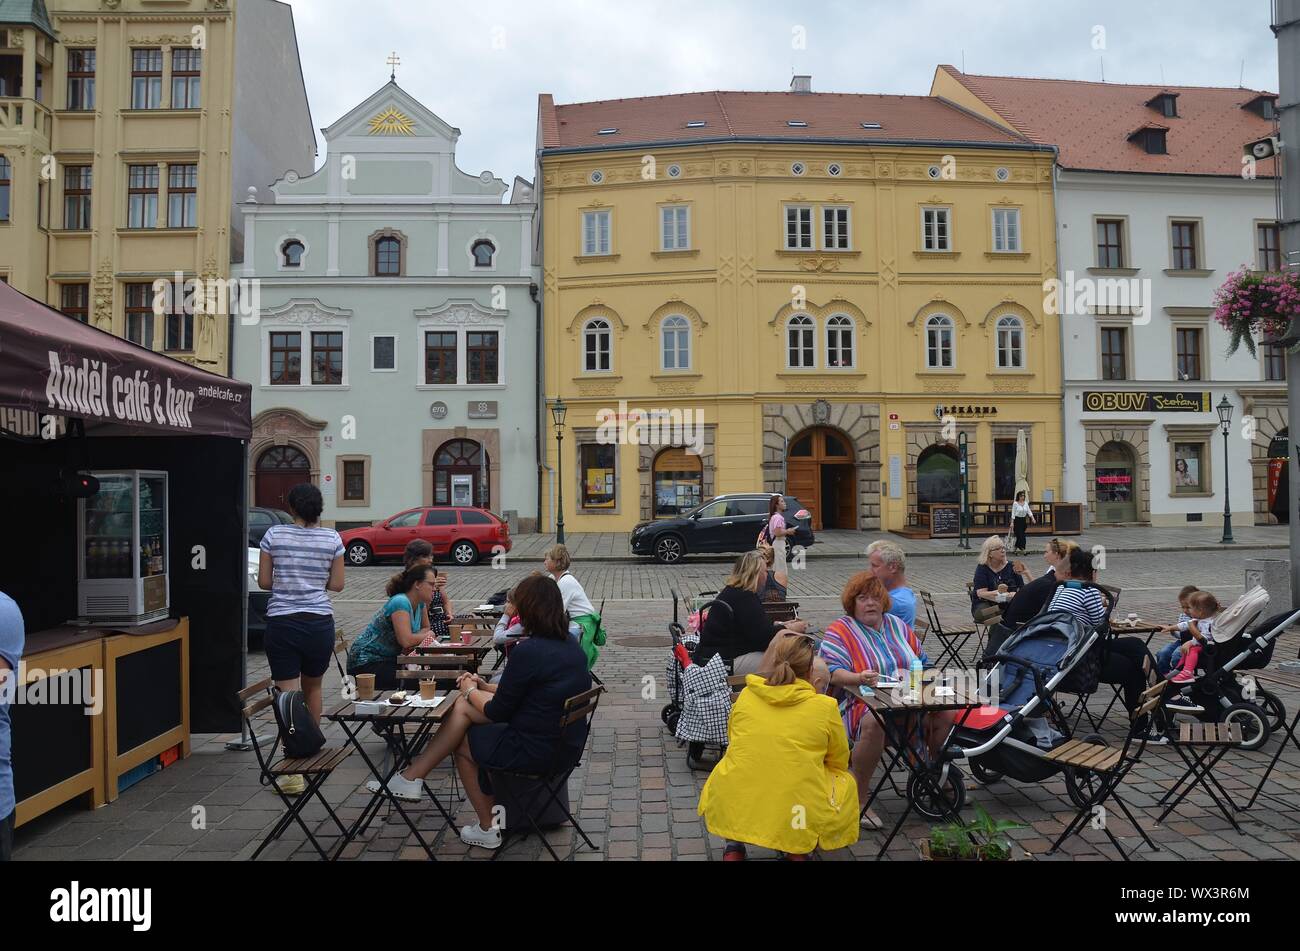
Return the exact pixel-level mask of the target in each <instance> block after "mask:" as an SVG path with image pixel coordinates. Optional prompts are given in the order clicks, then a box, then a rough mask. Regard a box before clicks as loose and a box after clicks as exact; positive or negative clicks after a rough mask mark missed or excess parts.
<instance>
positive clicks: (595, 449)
mask: <svg viewBox="0 0 1300 951" xmlns="http://www.w3.org/2000/svg"><path fill="white" fill-rule="evenodd" d="M617 451H618V446H616V445H613V444H609V445H601V444H591V443H588V444H587V445H584V446H579V447H578V452H579V456H578V460H579V462H578V475H579V477H580V478H581V479H582V507H583V508H588V509H612V508H613V507H614V503H615V495H614V476H615V472H614V466H615V459H616V456H617Z"/></svg>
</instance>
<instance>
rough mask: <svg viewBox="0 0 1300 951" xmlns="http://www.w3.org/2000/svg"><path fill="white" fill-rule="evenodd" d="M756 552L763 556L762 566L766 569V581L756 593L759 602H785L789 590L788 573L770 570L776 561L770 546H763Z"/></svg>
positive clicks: (774, 553) (774, 552)
mask: <svg viewBox="0 0 1300 951" xmlns="http://www.w3.org/2000/svg"><path fill="white" fill-rule="evenodd" d="M758 550H759V552H760V553H761V554H762V555H763V564H764V566H765V567H766V568H767V581H766V582H765V583H764V584H763V587H762V589H761V590H760V591H759V592H758V597H759V600H760V601H763V602H767V601H785V600H786V597H787V595H788V593H789V590H790V573H789V572H788V571H774V570H773V569H772V565H773V564H774V563H775V561H776V549H775V548H773V547H772V546H771V545H763V546H762V547H761V548H759V549H758Z"/></svg>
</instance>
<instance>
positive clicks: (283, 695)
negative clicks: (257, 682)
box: [271, 690, 325, 759]
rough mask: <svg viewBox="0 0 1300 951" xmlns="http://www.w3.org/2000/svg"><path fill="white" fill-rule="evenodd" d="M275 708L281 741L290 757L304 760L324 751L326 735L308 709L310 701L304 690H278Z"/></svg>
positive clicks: (273, 705) (285, 753)
mask: <svg viewBox="0 0 1300 951" xmlns="http://www.w3.org/2000/svg"><path fill="white" fill-rule="evenodd" d="M271 709H272V710H274V711H275V723H276V726H277V727H278V728H279V731H280V743H281V745H282V746H283V747H284V755H285V756H286V757H287V758H288V759H302V758H304V757H307V756H315V755H316V754H317V753H319V752H320V749H321V747H322V746H324V745H325V734H324V733H322V732H321V729H320V724H319V723H317V722H316V718H315V717H313V716H312V715H311V711H310V710H308V709H307V700H306V698H305V697H304V696H303V693H302V691H301V690H281V691H278V692H277V693H276V695H275V700H274V702H273V703H272V704H271Z"/></svg>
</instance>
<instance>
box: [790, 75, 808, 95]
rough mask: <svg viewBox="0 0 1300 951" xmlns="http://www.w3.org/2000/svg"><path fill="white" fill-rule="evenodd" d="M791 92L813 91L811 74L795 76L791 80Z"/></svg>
mask: <svg viewBox="0 0 1300 951" xmlns="http://www.w3.org/2000/svg"><path fill="white" fill-rule="evenodd" d="M790 91H791V92H812V77H811V76H794V77H793V78H791V80H790Z"/></svg>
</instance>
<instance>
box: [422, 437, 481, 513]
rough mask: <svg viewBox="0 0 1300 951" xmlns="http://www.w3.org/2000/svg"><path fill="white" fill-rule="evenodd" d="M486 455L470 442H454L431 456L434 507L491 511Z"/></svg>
mask: <svg viewBox="0 0 1300 951" xmlns="http://www.w3.org/2000/svg"><path fill="white" fill-rule="evenodd" d="M487 471H488V454H487V452H486V451H485V450H484V449H483V447H482V446H481V445H479V444H478V443H476V442H475V441H474V440H472V439H453V440H451V441H450V442H445V443H443V444H442V445H441V446H439V447H438V451H437V452H435V453H434V454H433V504H434V505H457V506H470V505H472V506H476V507H477V508H483V509H486V508H491V504H492V500H491V498H490V495H491V492H490V491H489V489H488V484H489V483H488V477H487Z"/></svg>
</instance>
